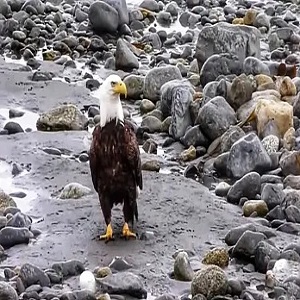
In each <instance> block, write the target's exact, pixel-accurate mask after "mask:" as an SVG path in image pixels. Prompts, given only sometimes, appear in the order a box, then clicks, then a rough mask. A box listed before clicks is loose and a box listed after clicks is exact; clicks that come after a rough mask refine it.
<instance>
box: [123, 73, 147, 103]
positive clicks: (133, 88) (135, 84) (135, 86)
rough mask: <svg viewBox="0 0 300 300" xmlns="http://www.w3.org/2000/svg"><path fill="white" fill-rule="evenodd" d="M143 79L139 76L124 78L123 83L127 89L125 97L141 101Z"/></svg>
mask: <svg viewBox="0 0 300 300" xmlns="http://www.w3.org/2000/svg"><path fill="white" fill-rule="evenodd" d="M144 80H145V78H144V77H143V76H140V75H134V74H132V75H129V76H127V77H125V78H124V83H125V84H126V87H127V95H128V98H130V99H141V95H142V94H143V88H144Z"/></svg>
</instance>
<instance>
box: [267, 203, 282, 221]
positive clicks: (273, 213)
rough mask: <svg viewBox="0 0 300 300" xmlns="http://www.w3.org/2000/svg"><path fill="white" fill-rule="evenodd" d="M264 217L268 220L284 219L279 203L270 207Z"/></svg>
mask: <svg viewBox="0 0 300 300" xmlns="http://www.w3.org/2000/svg"><path fill="white" fill-rule="evenodd" d="M266 219H267V220H269V221H273V220H285V214H284V211H283V209H282V207H281V206H280V205H276V206H275V207H274V208H273V209H271V210H270V211H269V212H268V213H267V215H266Z"/></svg>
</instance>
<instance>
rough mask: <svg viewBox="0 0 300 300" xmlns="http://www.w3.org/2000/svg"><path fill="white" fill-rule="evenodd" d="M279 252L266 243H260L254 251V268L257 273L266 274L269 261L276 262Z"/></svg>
mask: <svg viewBox="0 0 300 300" xmlns="http://www.w3.org/2000/svg"><path fill="white" fill-rule="evenodd" d="M279 256H280V251H279V250H278V249H277V248H275V247H274V246H272V245H270V244H269V243H268V242H267V241H261V242H259V243H258V244H257V247H256V249H255V267H256V269H257V271H258V272H261V273H266V271H267V267H268V263H269V262H270V260H277V259H278V258H279Z"/></svg>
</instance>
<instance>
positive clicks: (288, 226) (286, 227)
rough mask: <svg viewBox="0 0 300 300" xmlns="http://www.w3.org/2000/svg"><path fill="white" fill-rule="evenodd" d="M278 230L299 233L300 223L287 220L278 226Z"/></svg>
mask: <svg viewBox="0 0 300 300" xmlns="http://www.w3.org/2000/svg"><path fill="white" fill-rule="evenodd" d="M277 230H278V231H282V232H285V233H289V234H294V235H298V234H299V232H300V224H295V223H291V222H286V223H284V224H282V225H280V226H279V227H278V228H277Z"/></svg>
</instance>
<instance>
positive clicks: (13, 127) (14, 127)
mask: <svg viewBox="0 0 300 300" xmlns="http://www.w3.org/2000/svg"><path fill="white" fill-rule="evenodd" d="M4 129H5V130H7V132H8V134H16V133H20V132H24V130H23V128H22V127H21V125H20V124H18V123H16V122H11V121H10V122H7V123H6V124H5V126H4Z"/></svg>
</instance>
